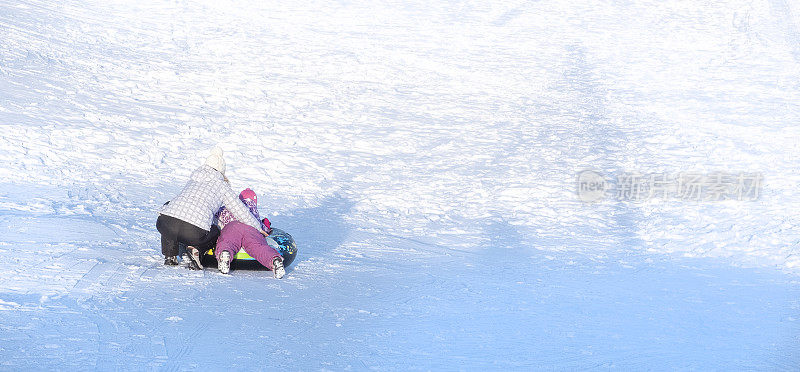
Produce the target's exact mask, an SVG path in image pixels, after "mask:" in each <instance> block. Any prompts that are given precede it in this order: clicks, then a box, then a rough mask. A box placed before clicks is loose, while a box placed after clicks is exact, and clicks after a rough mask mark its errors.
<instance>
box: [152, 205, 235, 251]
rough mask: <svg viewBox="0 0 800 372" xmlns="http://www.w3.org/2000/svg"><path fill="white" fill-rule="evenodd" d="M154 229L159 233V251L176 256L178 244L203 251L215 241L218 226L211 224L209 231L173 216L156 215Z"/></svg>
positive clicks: (212, 245) (217, 235)
mask: <svg viewBox="0 0 800 372" xmlns="http://www.w3.org/2000/svg"><path fill="white" fill-rule="evenodd" d="M156 229H158V232H160V233H161V253H162V254H164V256H177V255H178V244H185V245H191V246H193V247H197V249H199V250H200V252H205V251H207V250H209V249H211V248H214V245H215V244H216V243H217V237H219V227H217V225H213V226H211V231H206V230H203V229H201V228H199V227H197V226H195V225H192V224H190V223H188V222H186V221H182V220H179V219H177V218H175V217H171V216H165V215H163V214H160V215H158V220H156Z"/></svg>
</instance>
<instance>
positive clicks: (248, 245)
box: [215, 189, 286, 279]
mask: <svg viewBox="0 0 800 372" xmlns="http://www.w3.org/2000/svg"><path fill="white" fill-rule="evenodd" d="M239 199H240V200H241V201H242V202H244V204H245V205H246V206H247V207H248V208H250V214H252V215H253V217H255V219H256V220H259V219H260V217H259V215H258V208H257V197H256V193H255V192H253V190H250V189H244V190H243V191H242V192H241V193H240V194H239ZM217 225H219V227H220V229H221V230H222V232H221V233H220V236H219V239H218V240H217V249H216V252H215V255H216V257H217V263H218V265H219V266H218V267H219V271H220V272H221V273H223V274H227V273H228V272H230V269H231V261H232V260H233V257H234V256H236V253H238V252H239V249H240V248H244V251H245V252H247V254H249V255H250V256H252V257H253V258H255V259H256V261H258V262H259V263H261V264H262V265H264V266H266V267H267V268H268V269H270V270H272V273H273V275H274V276H275V278H276V279H280V278H282V277H283V275H284V274H286V270H285V269H284V267H283V257H281V254H280V253H278V251H277V250H276V249H275V248H274V247H272V246H270V245H269V244H267V240H268V239H267V238H265V237H264V236H263V235H262V234H261V233H260V232H259V230H257V229H255V228H253V227H252V226H249V225H247V224H244V223H242V222H239V221H238V220H237V219H236V218H235V217H234V215H233V214H232V213H231V212H230V211H229V210H228V209H227V208H225V207H222V208H220V210H219V212H218V213H217ZM269 225H270V223H269V220H268V219H266V218H264V219H263V220H262V223H261V230H262V231H266V232H269V231H270V226H269Z"/></svg>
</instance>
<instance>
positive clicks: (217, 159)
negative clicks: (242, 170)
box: [206, 147, 225, 175]
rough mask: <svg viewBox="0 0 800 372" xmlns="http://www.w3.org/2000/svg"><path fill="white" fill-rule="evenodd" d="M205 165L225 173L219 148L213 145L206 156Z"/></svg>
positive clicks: (223, 161) (223, 160)
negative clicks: (209, 153)
mask: <svg viewBox="0 0 800 372" xmlns="http://www.w3.org/2000/svg"><path fill="white" fill-rule="evenodd" d="M206 165H208V166H209V167H211V168H214V169H216V170H217V171H219V172H220V173H222V174H223V175H224V174H225V159H223V158H222V149H221V148H219V147H214V149H213V150H211V155H209V156H208V157H207V158H206Z"/></svg>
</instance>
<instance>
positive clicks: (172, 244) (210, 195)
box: [156, 147, 268, 269]
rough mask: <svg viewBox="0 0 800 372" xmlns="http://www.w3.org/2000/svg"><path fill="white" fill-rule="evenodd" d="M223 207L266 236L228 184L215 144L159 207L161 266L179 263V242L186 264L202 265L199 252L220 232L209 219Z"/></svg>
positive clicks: (158, 226)
mask: <svg viewBox="0 0 800 372" xmlns="http://www.w3.org/2000/svg"><path fill="white" fill-rule="evenodd" d="M222 206H225V207H226V208H227V209H228V210H230V212H231V213H232V214H233V216H234V217H236V219H237V220H239V221H241V222H242V223H244V224H245V225H248V226H251V227H253V228H254V229H256V230H258V232H260V233H261V234H262V235H264V236H267V235H268V234H267V232H265V231H264V230H262V229H261V223H260V222H259V221H258V220H257V219H256V218H255V217H253V215H252V214H250V211H249V210H248V208H247V206H245V205H244V204H243V203H242V202H241V201H240V200H239V198H238V197H237V195H236V193H235V192H234V191H233V189H232V188H231V185H230V184H229V183H228V179H227V178H226V177H225V159H223V157H222V149H220V148H219V147H217V148H214V150H212V151H211V155H209V156H208V158H206V162H205V164H204V165H202V166H201V167H199V168H197V169H196V170H195V171H194V172H192V174H191V176H189V182H187V183H186V186H184V188H183V190H182V191H181V192H180V194H178V196H177V197H175V198H174V199H172V200H171V201H170V202H169V203H168V204H166V205H164V207H163V208H161V213H160V215H159V216H158V220H157V221H156V228H157V229H158V232H160V233H161V253H162V254H163V255H164V265H177V264H178V258H177V256H178V244H184V245H186V246H187V247H186V250H187V253H188V255H189V259H190V262H189V267H190V268H192V269H202V268H203V265H202V264H201V263H200V252H201V251H203V252H204V251H206V250H208V249H210V248H211V247H213V246H214V244H215V243H216V241H217V237H218V236H219V233H220V231H219V228H218V227H216V226H215V225H214V224H213V222H212V221H213V218H214V214H215V213H216V212H217V211H218V210H219V209H220V207H222Z"/></svg>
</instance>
